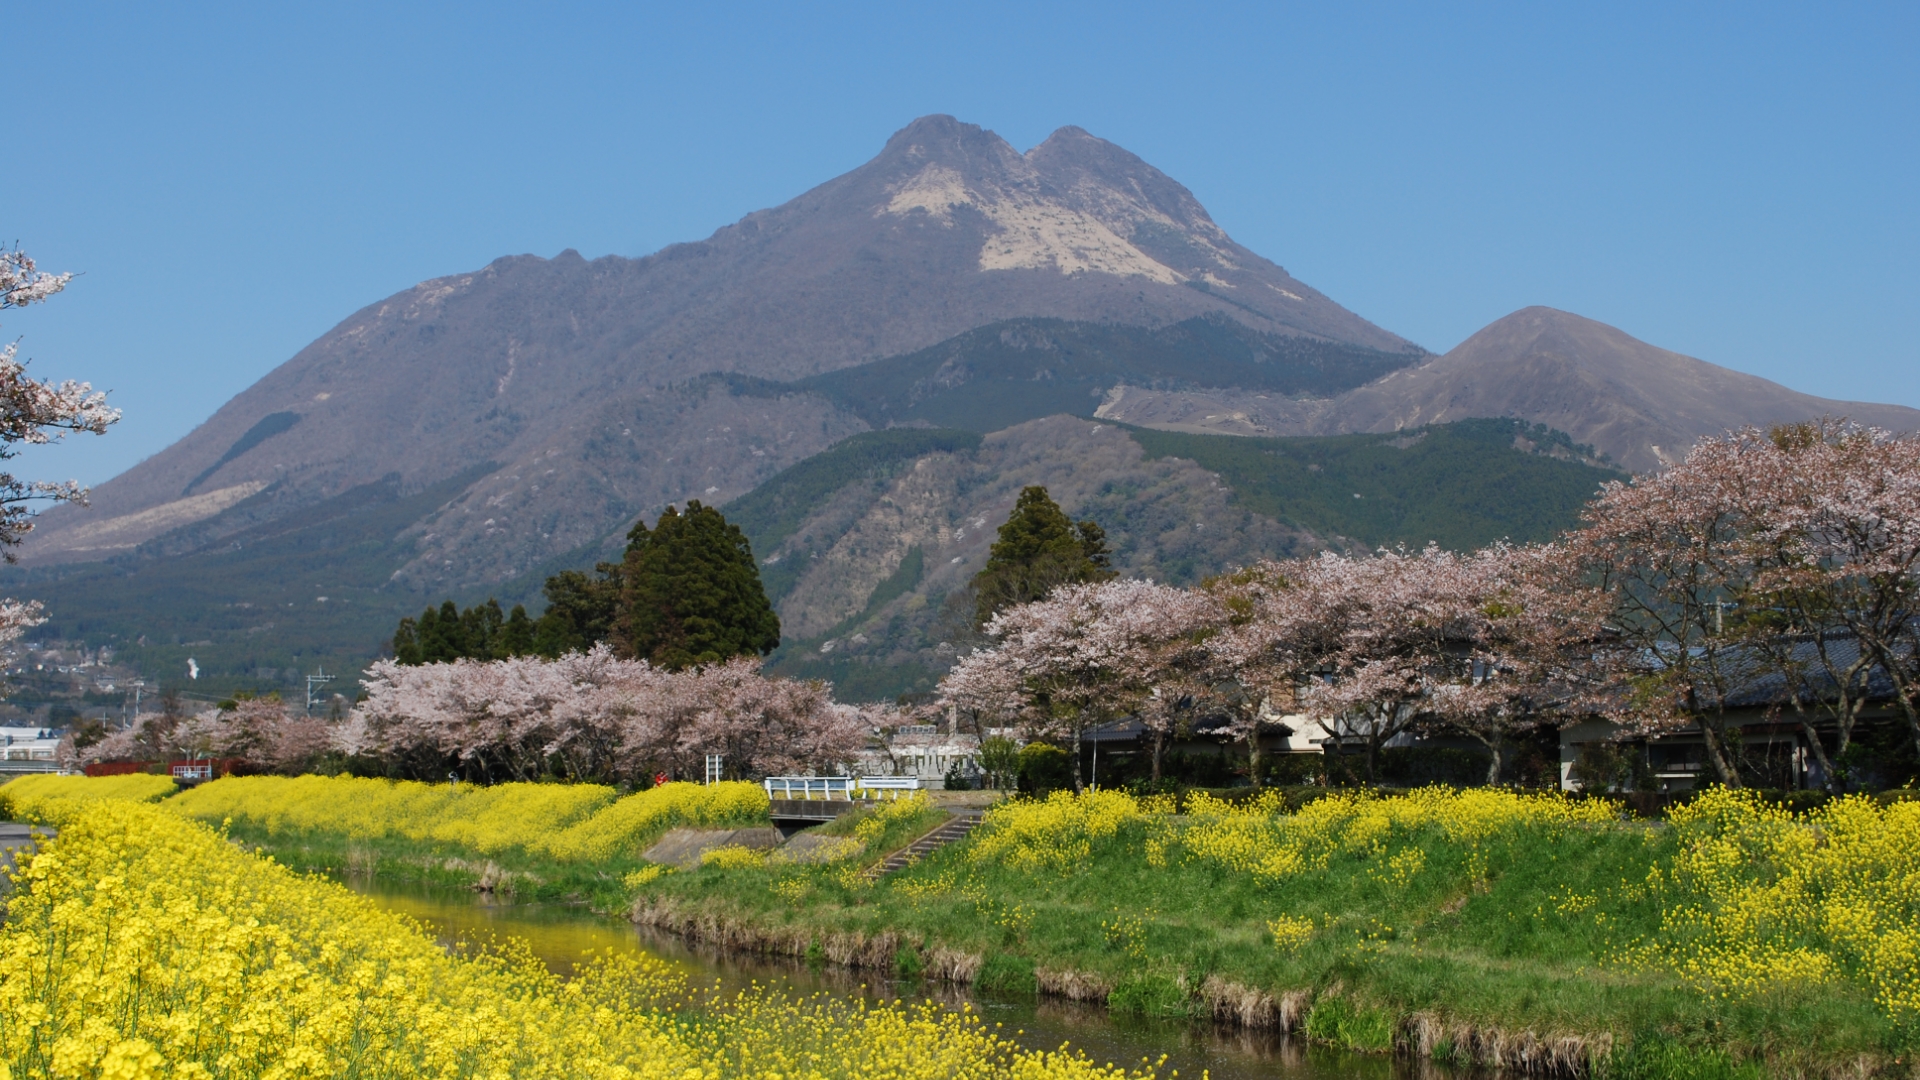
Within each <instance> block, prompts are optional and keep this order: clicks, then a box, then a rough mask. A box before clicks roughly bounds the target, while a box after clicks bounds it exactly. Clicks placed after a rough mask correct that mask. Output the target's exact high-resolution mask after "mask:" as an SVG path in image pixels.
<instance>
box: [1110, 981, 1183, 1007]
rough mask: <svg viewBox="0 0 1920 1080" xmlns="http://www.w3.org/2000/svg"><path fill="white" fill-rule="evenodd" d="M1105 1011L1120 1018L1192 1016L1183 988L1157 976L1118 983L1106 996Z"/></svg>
mask: <svg viewBox="0 0 1920 1080" xmlns="http://www.w3.org/2000/svg"><path fill="white" fill-rule="evenodd" d="M1107 1008H1108V1009H1109V1010H1111V1011H1113V1012H1116V1013H1119V1014H1121V1015H1122V1016H1158V1017H1185V1016H1192V1015H1194V1001H1193V999H1192V997H1191V996H1190V995H1189V994H1188V993H1187V989H1186V987H1184V986H1182V985H1181V984H1180V982H1179V981H1178V980H1177V979H1174V978H1173V977H1172V976H1169V975H1158V974H1140V975H1130V976H1128V977H1126V978H1124V979H1121V980H1120V981H1119V982H1118V983H1117V984H1115V985H1114V988H1113V990H1112V992H1111V993H1109V994H1108V995H1107Z"/></svg>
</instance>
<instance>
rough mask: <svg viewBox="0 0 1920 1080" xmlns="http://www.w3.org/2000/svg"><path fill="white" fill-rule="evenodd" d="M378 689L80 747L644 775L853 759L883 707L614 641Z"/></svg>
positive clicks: (430, 669)
mask: <svg viewBox="0 0 1920 1080" xmlns="http://www.w3.org/2000/svg"><path fill="white" fill-rule="evenodd" d="M366 687H367V696H366V699H365V700H364V701H362V702H361V703H360V704H358V705H356V706H355V707H354V709H353V711H352V712H351V713H350V714H349V715H348V716H347V717H346V718H345V719H344V720H341V721H338V722H330V721H328V720H325V719H320V718H308V717H306V716H304V715H301V714H300V713H298V712H297V711H294V710H291V709H289V708H288V707H287V706H286V705H285V704H284V703H282V702H281V701H280V700H279V699H278V698H260V699H253V700H247V701H240V702H236V703H233V706H232V707H230V708H225V709H213V710H209V711H207V712H204V713H201V714H199V715H197V716H193V717H173V716H168V715H155V716H148V717H144V718H142V719H141V721H140V722H139V723H138V724H136V725H135V726H134V727H132V728H129V729H126V730H123V731H118V732H114V733H113V734H111V735H109V736H108V737H107V738H106V739H104V740H102V741H101V742H99V743H96V744H94V745H92V746H89V747H86V748H85V749H84V750H81V751H79V752H78V753H77V755H76V756H77V760H79V761H81V762H94V761H149V760H156V759H171V758H185V757H211V758H244V759H246V761H247V762H249V763H250V764H251V765H253V766H255V767H258V768H265V769H273V770H278V771H283V772H300V771H304V770H307V769H311V768H314V767H316V766H319V765H321V764H323V763H325V762H327V761H328V760H329V759H331V760H332V761H333V762H334V763H335V764H352V765H354V766H355V767H358V768H361V769H364V770H371V771H378V772H382V773H387V774H392V775H399V776H407V777H416V778H425V779H437V778H443V777H445V776H446V775H448V773H450V772H451V773H455V774H457V775H459V776H460V777H461V778H463V779H468V780H477V781H501V780H535V779H543V778H559V779H566V780H582V781H598V782H603V783H610V782H621V781H625V782H634V781H639V780H642V779H644V778H647V777H652V776H656V775H659V774H662V773H664V774H666V775H668V776H675V777H682V778H687V777H698V776H700V775H702V771H703V766H704V759H705V758H706V756H707V755H708V754H719V755H722V758H723V761H724V765H725V769H726V771H727V773H728V775H730V776H754V775H761V774H765V773H774V772H791V771H795V770H806V769H810V768H833V767H836V766H839V765H842V764H844V763H846V762H850V761H852V760H854V759H855V758H856V757H857V756H858V754H859V752H860V750H861V748H862V747H863V745H864V744H865V741H866V738H867V735H868V734H869V733H870V732H871V731H872V729H873V726H874V724H875V722H876V721H875V719H874V718H873V717H871V716H869V715H867V713H866V711H863V710H861V709H858V708H855V707H852V706H847V705H840V704H836V703H835V702H834V701H833V700H832V699H831V697H830V695H829V692H828V688H827V686H826V685H825V684H824V683H818V682H796V681H794V680H792V679H772V678H766V677H764V676H762V675H761V674H760V671H759V662H758V661H757V660H756V659H750V658H736V659H734V660H730V661H727V662H725V663H718V664H710V665H708V666H706V667H703V668H689V669H686V670H682V671H668V670H666V669H664V668H658V667H654V666H652V665H651V664H649V663H647V662H646V661H644V660H622V659H618V658H616V657H615V656H614V655H613V653H612V650H611V648H610V647H609V646H607V645H604V644H603V645H598V646H595V647H594V648H593V649H591V650H589V651H587V652H585V653H578V652H576V653H568V654H566V655H564V656H562V657H560V658H558V659H555V660H547V659H544V658H541V657H532V656H528V657H515V658H512V659H507V660H495V661H484V660H456V661H452V662H450V663H435V664H422V665H403V664H399V663H396V662H394V661H391V660H383V661H380V662H378V663H376V664H375V665H374V666H373V667H372V668H371V669H369V670H368V672H367V679H366Z"/></svg>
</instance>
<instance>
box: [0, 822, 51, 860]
mask: <svg viewBox="0 0 1920 1080" xmlns="http://www.w3.org/2000/svg"><path fill="white" fill-rule="evenodd" d="M28 828H29V827H28V826H26V825H22V824H20V823H18V822H14V821H0V866H4V867H7V868H9V869H11V868H12V866H13V852H14V849H15V848H24V847H32V846H33V843H34V837H35V836H52V835H53V833H54V830H52V829H48V828H44V827H41V826H37V825H36V826H33V827H32V829H33V831H32V833H29V832H28V831H27V830H28Z"/></svg>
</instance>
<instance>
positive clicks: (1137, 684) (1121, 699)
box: [942, 580, 1202, 791]
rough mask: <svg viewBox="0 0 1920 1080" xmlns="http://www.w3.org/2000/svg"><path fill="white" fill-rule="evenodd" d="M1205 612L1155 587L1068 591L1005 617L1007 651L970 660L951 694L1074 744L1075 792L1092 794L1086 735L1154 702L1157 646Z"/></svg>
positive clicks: (1187, 597)
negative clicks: (1085, 771)
mask: <svg viewBox="0 0 1920 1080" xmlns="http://www.w3.org/2000/svg"><path fill="white" fill-rule="evenodd" d="M1200 610H1202V607H1201V606H1200V605H1199V604H1198V603H1197V602H1196V598H1195V597H1194V596H1193V595H1192V594H1190V593H1188V592H1187V591H1185V590H1182V589H1176V588H1173V587H1172V586H1168V585H1157V584H1155V583H1153V582H1149V581H1138V580H1128V581H1105V582H1098V583H1092V584H1070V585H1063V586H1060V587H1058V588H1056V589H1055V590H1054V591H1053V592H1052V593H1050V594H1049V595H1048V596H1047V597H1046V598H1045V599H1043V600H1038V601H1034V602H1032V603H1027V604H1021V605H1019V606H1017V607H1012V608H1008V609H1006V610H1004V611H1001V612H1000V613H999V614H997V615H995V616H994V617H993V619H992V620H991V621H990V622H988V624H987V626H986V634H987V636H988V637H989V638H991V639H993V640H995V641H997V642H998V644H997V645H996V646H995V647H993V648H992V649H988V650H980V651H976V652H975V653H973V654H971V655H969V656H968V657H966V658H964V659H963V660H962V661H961V662H960V664H958V665H956V667H955V669H954V672H953V673H950V674H949V675H948V677H947V678H946V679H945V680H943V682H942V692H943V695H944V696H945V697H946V698H947V699H949V700H952V701H954V702H955V703H961V702H968V703H977V705H974V704H970V705H969V707H982V708H986V709H993V710H995V711H997V712H998V713H999V714H1000V715H1003V716H1007V717H1011V718H1017V719H1018V720H1020V721H1022V722H1024V723H1025V725H1026V726H1028V727H1029V728H1030V729H1031V730H1033V731H1034V732H1035V733H1036V734H1040V735H1046V736H1054V737H1064V738H1066V739H1068V740H1070V741H1071V743H1072V745H1073V785H1074V790H1076V791H1084V790H1085V788H1086V783H1085V780H1084V778H1083V775H1082V769H1081V763H1080V751H1081V745H1082V737H1083V736H1084V734H1085V732H1086V731H1087V730H1088V729H1089V728H1091V727H1093V726H1095V725H1097V724H1100V723H1103V722H1105V721H1107V720H1110V719H1112V718H1113V717H1116V716H1120V715H1124V714H1126V713H1127V712H1129V711H1130V710H1131V709H1133V708H1135V707H1137V705H1138V704H1139V702H1140V701H1142V700H1143V699H1145V698H1146V697H1148V696H1149V695H1150V694H1151V692H1152V689H1153V685H1154V680H1155V677H1156V675H1157V674H1158V671H1159V669H1158V668H1157V667H1156V665H1155V664H1154V662H1153V657H1155V656H1156V655H1157V651H1156V644H1157V643H1159V642H1164V641H1166V640H1167V639H1168V638H1170V637H1177V636H1179V635H1180V634H1182V633H1185V632H1188V631H1189V629H1190V628H1191V627H1192V626H1193V625H1194V621H1195V615H1196V613H1197V612H1199V611H1200ZM996 668H998V669H999V670H995V669H996ZM1003 694H1004V695H1006V696H1005V697H1004V698H1001V699H1000V702H999V703H998V704H996V703H995V702H994V701H992V700H990V699H992V698H993V697H994V696H996V695H1003Z"/></svg>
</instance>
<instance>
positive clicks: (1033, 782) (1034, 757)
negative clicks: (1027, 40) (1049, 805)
mask: <svg viewBox="0 0 1920 1080" xmlns="http://www.w3.org/2000/svg"><path fill="white" fill-rule="evenodd" d="M1017 769H1018V781H1017V783H1018V784H1019V787H1020V790H1021V791H1023V792H1025V793H1027V794H1029V795H1044V794H1046V793H1047V792H1049V791H1055V790H1057V789H1059V788H1063V787H1071V786H1073V759H1072V758H1070V757H1068V756H1067V752H1066V751H1065V750H1062V749H1060V748H1059V747H1057V746H1052V745H1050V744H1047V743H1037V742H1036V743H1028V744H1027V745H1025V746H1023V747H1021V748H1020V755H1019V764H1018V766H1017Z"/></svg>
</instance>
